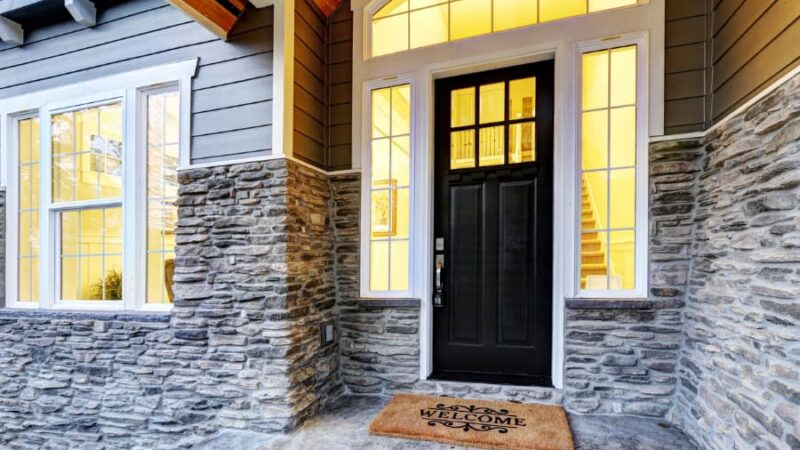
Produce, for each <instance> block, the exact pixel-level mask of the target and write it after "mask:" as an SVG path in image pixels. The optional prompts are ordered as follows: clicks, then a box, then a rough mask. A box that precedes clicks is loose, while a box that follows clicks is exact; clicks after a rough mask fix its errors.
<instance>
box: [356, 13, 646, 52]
mask: <svg viewBox="0 0 800 450" xmlns="http://www.w3.org/2000/svg"><path fill="white" fill-rule="evenodd" d="M637 3H638V0H391V1H390V2H388V3H387V4H386V5H384V6H383V7H382V8H381V9H379V10H378V11H377V12H376V13H375V14H374V15H373V16H372V21H371V24H372V25H371V26H372V56H380V55H386V54H390V53H397V52H401V51H405V50H409V49H414V48H419V47H425V46H429V45H434V44H439V43H443V42H448V41H455V40H458V39H464V38H468V37H473V36H480V35H484V34H489V33H494V32H497V31H503V30H509V29H513V28H519V27H524V26H529V25H535V24H537V23H542V22H549V21H552V20H559V19H564V18H568V17H575V16H580V15H584V14H588V13H594V12H598V11H605V10H608V9H614V8H620V7H625V6H630V5H635V4H637Z"/></svg>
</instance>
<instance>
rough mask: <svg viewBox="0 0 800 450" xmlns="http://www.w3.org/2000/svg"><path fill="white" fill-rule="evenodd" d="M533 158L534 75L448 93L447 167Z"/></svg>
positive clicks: (469, 166) (493, 163)
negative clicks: (448, 158) (448, 133)
mask: <svg viewBox="0 0 800 450" xmlns="http://www.w3.org/2000/svg"><path fill="white" fill-rule="evenodd" d="M535 160H536V77H525V78H518V79H513V80H510V81H500V82H488V83H485V84H477V85H474V86H468V87H463V88H460V89H455V90H453V91H452V92H451V93H450V169H451V170H454V169H471V168H474V167H488V166H499V165H503V164H519V163H527V162H533V161H535Z"/></svg>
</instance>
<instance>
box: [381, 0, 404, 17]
mask: <svg viewBox="0 0 800 450" xmlns="http://www.w3.org/2000/svg"><path fill="white" fill-rule="evenodd" d="M403 11H408V0H392V1H390V2H389V3H387V4H386V5H384V7H383V8H381V9H380V10H378V12H376V13H375V15H374V16H373V17H375V18H376V19H378V18H381V17H386V16H391V15H393V14H397V13H401V12H403Z"/></svg>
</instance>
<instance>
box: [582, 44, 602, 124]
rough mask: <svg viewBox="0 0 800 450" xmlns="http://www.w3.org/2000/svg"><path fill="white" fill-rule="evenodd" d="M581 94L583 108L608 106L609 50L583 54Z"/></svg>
mask: <svg viewBox="0 0 800 450" xmlns="http://www.w3.org/2000/svg"><path fill="white" fill-rule="evenodd" d="M581 78H582V80H583V83H582V86H581V96H582V98H583V101H582V104H583V110H584V111H586V110H589V109H597V108H605V107H607V106H608V52H607V51H602V52H593V53H585V54H584V55H583V74H582V77H581Z"/></svg>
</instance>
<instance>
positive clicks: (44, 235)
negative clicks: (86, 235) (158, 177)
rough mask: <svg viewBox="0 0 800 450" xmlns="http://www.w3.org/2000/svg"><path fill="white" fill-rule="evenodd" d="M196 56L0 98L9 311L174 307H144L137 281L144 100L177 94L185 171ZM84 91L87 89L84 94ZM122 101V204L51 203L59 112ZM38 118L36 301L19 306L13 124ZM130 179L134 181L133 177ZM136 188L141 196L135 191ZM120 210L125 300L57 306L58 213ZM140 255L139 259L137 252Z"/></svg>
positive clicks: (141, 268)
mask: <svg viewBox="0 0 800 450" xmlns="http://www.w3.org/2000/svg"><path fill="white" fill-rule="evenodd" d="M197 64H198V59H197V58H193V59H190V60H185V61H179V62H175V63H171V64H165V65H159V66H153V67H148V68H145V69H140V70H135V71H131V72H126V73H122V74H118V75H112V76H108V77H104V78H99V79H95V80H91V81H85V82H79V83H75V84H69V85H65V86H60V87H57V88H53V89H47V90H42V91H38V92H34V93H31V94H25V95H21V96H18V97H12V98H9V99H5V100H0V165H2V168H1V170H0V184H1V185H2V187H3V188H5V190H6V196H7V198H6V200H7V201H6V217H5V219H6V224H7V233H6V249H5V250H6V266H5V269H6V305H5V306H6V307H7V308H20V309H22V308H24V309H58V310H75V309H79V310H93V311H97V310H100V311H102V310H113V311H168V310H169V309H171V307H172V305H171V304H166V305H165V304H147V303H146V302H145V293H146V292H145V289H146V288H145V286H146V283H143V282H142V277H140V276H137V274H139V275H141V274H146V271H145V260H144V256H143V255H144V252H145V247H146V242H145V240H144V236H145V232H146V220H147V219H146V209H145V208H146V199H145V198H144V196H145V195H146V192H145V190H144V189H141V187H142V186H144V185H145V181H146V144H147V143H146V136H145V133H146V123H147V122H146V120H143V119H146V118H145V116H144V114H145V111H146V96H147V95H150V94H157V93H161V92H163V90H164V89H165V88H167V89H170V90H175V91H177V92H178V93H179V96H180V117H179V123H180V143H179V161H178V165H179V167H184V166H188V165H189V162H190V145H191V142H190V140H191V130H190V126H191V80H192V77H194V75H195V73H196V71H197ZM87 92H92V94H90V95H86V93H87ZM120 100H121V102H122V114H123V118H122V134H123V148H124V152H123V167H124V169H123V176H122V183H123V194H122V198H121V200H120V199H116V198H115V199H100V200H92V201H74V202H64V203H58V204H52V203H51V196H52V191H51V171H52V168H51V152H52V148H51V147H52V143H51V135H50V126H51V123H50V120H51V117H52V115H53V114H57V113H59V112H64V111H71V110H78V109H83V108H87V107H91V106H96V105H98V104H103V103H108V102H114V101H120ZM30 117H38V118H39V133H40V134H39V164H40V181H39V230H40V231H39V301H38V302H20V301H19V300H18V296H17V288H18V286H17V283H18V279H17V252H18V243H19V229H18V227H19V224H18V217H17V215H18V211H17V210H18V208H17V204H18V195H19V186H18V181H17V176H18V175H17V170H18V168H17V158H18V148H17V137H16V133H17V131H16V130H17V121H18V120H21V119H24V118H30ZM131 174H135V176H131ZM137 190H138V191H139V192H137ZM117 204H121V205H123V241H124V244H123V267H124V268H127V269H125V270H124V271H123V298H122V301H119V302H110V301H106V302H90V301H74V302H68V301H60V300H57V299H56V297H57V292H58V286H59V285H58V284H56V283H57V282H58V281H59V280H58V272H59V271H58V270H56V268H57V267H58V266H57V265H58V255H57V247H58V246H57V244H58V227H57V226H56V225H57V224H56V220H55V219H56V214H57V213H58V212H59V211H63V210H69V209H76V208H80V207H84V206H87V207H88V206H91V207H102V206H104V205H105V206H114V205H117ZM140 254H141V255H140Z"/></svg>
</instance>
